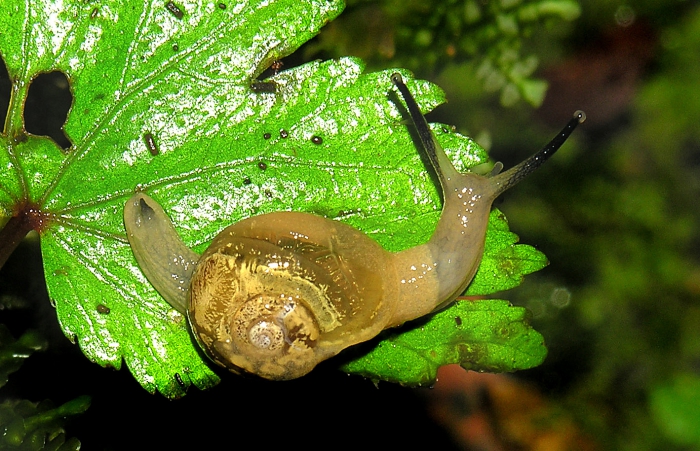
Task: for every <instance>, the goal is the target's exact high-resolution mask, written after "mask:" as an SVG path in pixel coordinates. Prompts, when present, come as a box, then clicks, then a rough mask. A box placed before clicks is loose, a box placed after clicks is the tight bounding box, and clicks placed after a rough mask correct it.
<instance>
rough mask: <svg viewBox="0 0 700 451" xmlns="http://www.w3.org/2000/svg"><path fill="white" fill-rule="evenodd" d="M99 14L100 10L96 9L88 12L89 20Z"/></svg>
mask: <svg viewBox="0 0 700 451" xmlns="http://www.w3.org/2000/svg"><path fill="white" fill-rule="evenodd" d="M99 13H100V10H99V9H98V8H94V9H93V10H92V12H90V19H95V18H96V17H97V15H98V14H99Z"/></svg>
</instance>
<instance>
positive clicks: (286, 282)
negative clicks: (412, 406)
mask: <svg viewBox="0 0 700 451" xmlns="http://www.w3.org/2000/svg"><path fill="white" fill-rule="evenodd" d="M392 81H393V82H394V84H395V85H396V87H397V88H398V89H399V92H400V93H401V94H402V96H403V98H404V100H405V102H406V104H407V107H408V111H409V113H410V114H411V117H412V120H413V122H414V124H415V126H416V129H417V131H418V135H419V138H420V140H421V143H422V145H423V147H424V149H425V151H426V153H427V155H428V158H429V160H430V161H431V164H432V165H433V167H434V169H435V171H436V173H437V175H438V179H439V180H440V184H441V186H442V190H443V197H444V205H443V211H442V214H441V216H440V220H439V222H438V225H437V228H436V230H435V233H434V234H433V236H432V237H431V239H430V240H429V241H428V243H425V244H422V245H419V246H416V247H413V248H410V249H407V250H405V251H402V252H398V253H392V252H388V251H386V250H384V249H383V248H382V247H381V246H379V244H378V243H376V242H375V241H373V240H372V239H371V238H369V237H368V236H367V235H365V234H364V233H362V232H360V231H359V230H356V229H354V228H352V227H350V226H348V225H345V224H343V223H340V222H337V221H332V220H328V219H325V218H322V217H320V216H316V215H313V214H309V213H296V212H278V213H270V214H264V215H259V216H255V217H251V218H248V219H244V220H242V221H239V222H237V223H235V224H233V225H231V226H229V227H227V228H225V229H224V230H223V231H222V232H221V233H220V234H219V235H217V236H216V238H214V240H213V241H212V243H211V244H210V246H209V247H208V248H207V250H206V251H205V252H204V253H203V254H202V255H201V256H199V255H197V254H196V253H194V252H192V251H191V250H190V249H188V248H187V247H186V246H185V244H184V243H183V242H182V240H181V239H180V238H179V236H178V234H177V231H176V230H175V228H174V227H173V225H172V223H171V222H170V219H169V218H168V216H167V214H166V213H165V212H164V211H163V209H162V208H161V207H160V205H158V203H156V202H155V201H154V200H153V199H151V198H150V197H149V196H147V195H146V194H144V193H141V192H138V193H136V194H134V195H133V196H132V197H131V198H130V199H129V201H128V202H127V203H126V206H125V209H124V224H125V227H126V230H127V236H128V239H129V243H130V245H131V248H132V250H133V253H134V256H135V258H136V260H137V262H138V264H139V266H140V267H141V269H142V270H143V272H144V273H145V275H146V277H147V278H148V280H149V281H150V282H151V284H152V285H153V286H154V287H155V288H156V290H157V291H158V292H159V293H160V294H161V295H162V296H163V298H164V299H165V300H166V301H168V302H169V303H170V304H171V305H172V306H173V307H174V308H176V309H177V310H178V311H180V312H181V313H183V314H186V315H187V318H188V321H189V324H190V328H191V331H192V333H193V335H194V337H195V340H196V341H197V342H198V343H199V345H200V346H201V347H202V349H203V350H204V351H205V353H206V354H207V355H208V356H209V357H210V358H211V359H212V360H213V361H214V362H216V363H217V364H219V365H221V366H223V367H225V368H228V369H230V370H231V371H233V372H237V373H240V372H248V373H252V374H257V375H259V376H261V377H264V378H267V379H273V380H284V379H294V378H297V377H300V376H303V375H305V374H307V373H308V372H309V371H311V370H312V369H313V368H314V367H315V366H316V365H317V364H318V363H319V362H321V361H323V360H326V359H328V358H329V357H332V356H334V355H336V354H338V353H339V352H340V351H342V350H343V349H345V348H347V347H349V346H352V345H355V344H357V343H360V342H363V341H367V340H369V339H371V338H373V337H375V336H376V335H377V334H379V332H381V331H382V330H384V329H387V328H390V327H395V326H398V325H400V324H402V323H404V322H405V321H409V320H412V319H416V318H419V317H421V316H424V315H426V314H428V313H430V312H432V311H434V310H435V309H436V308H440V307H442V306H443V305H446V304H448V303H450V302H452V301H453V300H454V299H455V298H456V297H457V296H458V295H459V294H461V293H462V292H463V291H464V290H465V289H466V287H467V285H468V284H469V282H470V281H471V279H472V277H473V276H474V273H475V272H476V269H477V267H478V265H479V262H480V261H481V255H482V253H483V247H484V238H485V234H486V227H487V224H488V216H489V212H490V209H491V204H492V202H493V200H494V199H495V198H496V197H497V196H498V195H499V194H500V193H501V192H503V191H505V190H506V189H508V188H509V187H511V186H513V185H514V184H515V183H517V182H518V181H520V180H521V179H522V178H524V177H525V176H526V175H527V174H529V173H530V172H532V171H534V170H535V169H536V168H537V167H539V166H540V165H541V164H542V163H543V162H544V161H545V160H546V159H547V158H549V156H551V155H552V154H553V153H554V152H555V151H556V150H557V149H558V148H559V147H560V146H561V145H562V144H563V142H564V141H565V140H566V138H567V137H568V136H569V135H570V134H571V132H572V131H573V129H574V128H575V127H576V125H578V124H579V123H580V122H583V120H584V119H585V115H584V114H583V112H576V113H575V115H574V118H573V119H572V120H571V121H569V123H568V124H567V126H566V127H565V128H564V129H563V130H562V132H561V133H560V134H559V135H557V136H556V137H555V138H554V139H553V140H552V141H551V142H550V143H549V144H548V145H547V146H545V147H544V148H543V149H542V150H541V151H540V152H538V153H537V154H535V155H533V156H532V157H530V158H529V159H527V160H525V161H524V162H522V163H520V164H519V165H517V166H515V167H514V168H512V169H510V170H509V171H506V172H505V173H502V174H498V175H494V176H492V177H482V176H479V175H476V174H473V173H465V174H462V173H459V172H458V171H456V170H455V168H454V167H453V166H452V163H451V162H450V161H449V159H448V158H447V156H446V155H445V153H444V152H443V151H442V149H441V148H440V147H439V145H438V144H437V142H436V141H435V139H434V137H433V135H432V133H431V131H430V129H429V127H428V125H427V122H426V121H425V118H424V117H423V116H422V114H421V113H420V110H419V109H418V106H417V105H416V102H415V100H414V99H413V97H412V96H411V94H410V92H409V91H408V89H407V88H406V86H405V85H404V83H403V80H402V79H401V76H400V75H399V74H394V75H392Z"/></svg>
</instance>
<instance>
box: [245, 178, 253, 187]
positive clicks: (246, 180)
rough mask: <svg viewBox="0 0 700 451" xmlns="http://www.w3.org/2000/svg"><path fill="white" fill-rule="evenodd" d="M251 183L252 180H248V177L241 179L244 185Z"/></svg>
mask: <svg viewBox="0 0 700 451" xmlns="http://www.w3.org/2000/svg"><path fill="white" fill-rule="evenodd" d="M251 183H253V182H252V180H250V177H246V178H244V179H243V184H244V185H250V184H251Z"/></svg>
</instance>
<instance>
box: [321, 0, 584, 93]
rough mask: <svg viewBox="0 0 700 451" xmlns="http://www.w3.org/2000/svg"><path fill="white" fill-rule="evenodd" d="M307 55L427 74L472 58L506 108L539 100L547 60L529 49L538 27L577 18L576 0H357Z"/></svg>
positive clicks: (544, 86) (483, 86)
mask: <svg viewBox="0 0 700 451" xmlns="http://www.w3.org/2000/svg"><path fill="white" fill-rule="evenodd" d="M347 3H348V6H347V9H346V11H345V13H344V14H343V15H342V16H341V17H340V18H338V19H337V20H335V21H333V22H332V23H331V24H329V25H328V27H327V28H326V29H325V30H324V32H323V33H322V34H321V36H320V38H319V39H318V40H317V42H316V43H315V44H312V45H310V46H308V47H307V55H311V54H314V53H316V52H319V51H320V50H324V51H326V52H327V53H328V54H329V55H331V56H332V57H335V58H337V57H340V56H344V55H354V56H359V57H361V58H363V59H364V60H365V61H367V62H368V66H369V68H370V69H373V70H377V69H380V68H386V67H388V66H391V65H393V66H396V67H405V68H408V69H411V70H413V71H415V72H416V73H417V74H420V75H421V76H425V77H431V76H432V77H434V76H435V75H436V73H438V72H440V71H441V70H443V69H444V68H445V67H447V66H449V65H450V64H454V63H456V62H461V61H465V60H469V61H470V62H471V65H470V72H471V74H470V75H471V76H472V77H474V78H476V79H477V80H479V81H480V83H481V89H483V90H484V91H485V92H489V93H491V92H498V93H499V94H500V101H501V103H502V104H503V105H505V106H510V105H513V104H515V103H516V102H518V101H519V100H521V99H524V100H525V101H526V102H528V103H529V104H531V105H533V106H539V105H540V104H541V103H542V99H543V98H544V94H545V91H546V89H547V84H546V82H544V81H543V80H541V79H537V78H534V77H533V73H534V72H535V70H536V69H537V66H538V63H539V58H538V56H537V55H535V54H527V55H524V54H523V53H522V47H523V40H524V39H525V38H527V37H529V36H531V35H532V34H533V33H534V32H535V31H536V30H537V28H538V27H540V26H542V25H543V24H544V25H548V26H549V25H552V24H553V23H556V22H559V21H561V20H566V21H571V20H574V19H576V18H577V17H578V16H579V14H580V12H581V10H580V6H579V5H578V3H577V2H575V1H574V0H501V1H491V2H489V1H478V0H448V1H445V0H432V1H424V0H411V1H402V0H380V1H367V0H350V1H348V2H347Z"/></svg>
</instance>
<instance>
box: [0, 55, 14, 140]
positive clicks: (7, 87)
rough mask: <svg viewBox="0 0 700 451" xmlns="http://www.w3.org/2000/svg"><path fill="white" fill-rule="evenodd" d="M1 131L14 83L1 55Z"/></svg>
mask: <svg viewBox="0 0 700 451" xmlns="http://www.w3.org/2000/svg"><path fill="white" fill-rule="evenodd" d="M0 62H1V63H2V64H0V131H2V130H3V129H4V124H5V119H6V118H7V109H8V108H9V107H10V94H11V93H12V83H10V74H9V73H8V72H7V66H5V60H4V59H2V57H0Z"/></svg>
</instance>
